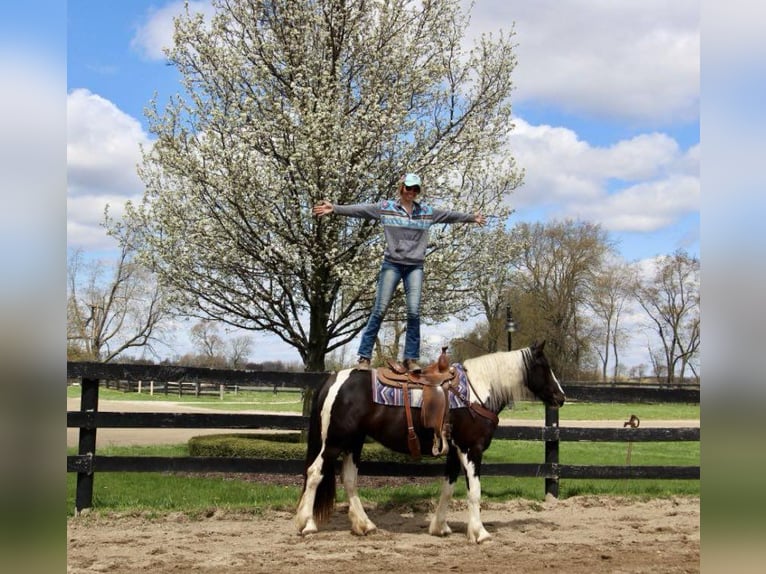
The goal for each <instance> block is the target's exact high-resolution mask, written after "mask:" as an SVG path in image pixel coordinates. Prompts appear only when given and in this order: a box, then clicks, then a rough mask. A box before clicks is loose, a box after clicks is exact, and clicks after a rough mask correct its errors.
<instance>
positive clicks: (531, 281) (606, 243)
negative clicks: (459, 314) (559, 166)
mask: <svg viewBox="0 0 766 574" xmlns="http://www.w3.org/2000/svg"><path fill="white" fill-rule="evenodd" d="M515 233H516V234H517V239H516V242H517V244H518V245H520V246H521V251H520V253H519V255H518V256H517V257H515V258H514V260H513V263H512V265H513V268H514V269H515V270H516V272H515V273H513V274H512V275H511V282H512V284H513V285H514V289H515V290H517V291H518V292H520V293H521V294H523V297H524V305H525V306H529V307H530V308H529V309H528V310H525V309H523V308H522V309H519V310H520V311H522V312H525V313H527V316H528V317H529V318H528V319H525V326H524V330H525V331H528V332H529V333H532V336H533V337H534V338H540V339H542V338H544V339H547V340H548V346H546V350H548V349H550V357H551V361H552V362H553V363H554V368H556V370H557V372H558V373H559V374H560V376H562V377H565V378H566V377H574V376H575V375H577V374H578V370H579V369H580V367H581V365H583V364H584V362H585V361H586V359H587V354H588V352H589V350H590V346H591V338H590V330H589V325H588V322H587V318H586V317H585V316H584V309H585V305H586V301H587V296H588V293H589V291H590V290H591V287H592V285H593V282H594V280H595V277H596V274H597V273H598V271H599V270H600V269H601V268H602V265H603V262H604V260H605V258H606V257H607V256H608V255H610V254H611V253H613V245H612V242H611V241H610V240H609V238H608V236H607V234H606V233H605V232H604V231H603V230H602V229H601V227H600V226H599V225H596V224H593V223H587V222H575V221H569V220H568V221H563V222H550V223H546V224H542V223H536V224H528V223H522V224H520V225H518V226H517V227H516V229H515Z"/></svg>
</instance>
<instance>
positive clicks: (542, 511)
mask: <svg viewBox="0 0 766 574" xmlns="http://www.w3.org/2000/svg"><path fill="white" fill-rule="evenodd" d="M120 402H121V401H120ZM68 403H69V402H68ZM104 403H107V401H104ZM108 403H111V401H109V402H108ZM127 407H128V405H125V404H118V402H117V401H115V402H114V404H102V405H100V410H104V411H107V410H114V411H120V410H128V408H127ZM67 408H68V410H76V409H77V408H79V405H75V404H71V405H70V404H67ZM144 408H145V409H147V410H152V411H157V410H160V409H158V405H157V404H156V403H153V404H150V405H146V406H143V405H140V406H137V405H136V403H133V405H131V406H130V410H133V409H144ZM166 408H167V410H179V409H184V410H187V409H188V407H182V406H181V405H167V407H166ZM195 410H196V409H195ZM200 410H202V409H200ZM605 422H606V421H603V422H602V425H603V426H607V425H604V424H603V423H605ZM653 422H657V421H653ZM520 423H521V424H529V423H528V422H520ZM592 423H593V421H590V423H588V426H594V425H592ZM663 423H664V421H663ZM663 423H659V424H660V426H665V425H664V424H663ZM689 423H690V421H683V423H682V426H693V425H694V426H696V425H698V424H699V422H698V421H695V422H694V423H692V424H689ZM510 424H514V423H513V422H511V423H510ZM517 424H519V423H517ZM607 424H608V425H609V426H611V425H614V426H622V421H610V422H609V423H607ZM642 426H644V425H642ZM646 426H649V425H646ZM668 426H669V425H668ZM170 430H171V434H173V433H175V434H173V436H172V437H171V436H165V435H162V436H161V437H160V436H158V435H160V434H161V433H158V432H157V431H156V430H155V429H102V430H100V431H99V433H98V436H99V444H101V445H104V444H150V443H156V442H176V441H181V440H187V439H188V436H186V434H187V433H191V432H193V433H194V434H202V433H201V432H200V429H196V430H194V429H175V430H174V429H170ZM69 431H71V432H68V436H67V443H68V444H72V443H73V444H77V443H76V434H75V433H76V429H69ZM107 431H111V432H107ZM210 432H221V431H220V429H219V430H217V431H214V430H213V431H210ZM176 435H178V436H176ZM289 478H291V480H290V481H289V482H290V483H291V484H292V483H294V481H295V480H296V478H295V477H289ZM252 479H253V480H270V481H274V482H279V478H278V477H277V476H276V475H254V476H253V477H252ZM365 480H383V479H380V478H374V477H361V476H360V485H363V484H364V482H365ZM296 502H297V501H296ZM435 502H436V501H432V502H431V503H430V504H429V505H424V506H423V507H419V508H395V509H392V508H390V507H389V506H387V507H386V508H376V507H374V506H372V505H370V506H365V508H366V511H367V513H368V515H369V517H370V519H371V520H372V521H373V522H375V523H376V524H377V526H378V530H377V531H376V532H374V533H372V534H370V535H368V536H366V537H358V536H354V535H353V534H351V531H350V525H349V521H348V517H347V507H346V506H345V505H342V504H339V505H338V506H337V508H336V512H335V513H334V515H333V517H332V518H331V520H330V522H329V523H327V524H325V525H322V526H320V530H319V532H318V533H316V534H313V535H310V536H307V537H305V538H304V537H301V536H300V535H299V534H298V532H297V530H296V529H295V527H294V525H293V514H292V513H289V512H277V511H269V512H265V513H262V514H254V513H244V512H237V513H234V512H224V511H211V513H210V514H209V515H208V516H203V517H198V518H193V517H189V516H187V515H184V514H170V515H163V516H156V515H149V514H110V515H100V514H98V513H91V514H86V515H82V516H78V517H74V518H69V519H68V520H67V572H68V573H69V574H85V573H94V572H106V573H114V574H120V573H135V572H150V573H152V574H165V573H176V574H177V573H179V572H194V573H200V574H208V573H209V574H212V573H216V574H219V573H225V574H240V573H241V574H244V573H248V574H252V573H264V574H266V573H268V574H273V573H279V572H290V573H291V574H321V573H325V572H332V573H334V574H350V573H355V574H367V573H378V572H385V573H387V572H399V573H406V574H420V573H433V572H458V573H462V572H477V573H495V572H497V573H507V572H519V573H523V574H530V573H537V572H546V573H547V572H567V573H569V574H594V573H597V572H610V573H644V572H645V573H650V572H651V573H653V574H656V573H681V572H684V573H686V572H699V571H700V504H699V498H686V497H682V498H675V499H671V500H667V499H666V500H659V499H657V500H648V501H638V500H634V499H624V498H615V497H604V496H583V497H573V498H569V499H566V500H560V501H558V500H555V499H550V500H547V501H545V502H535V501H529V500H515V501H510V502H506V503H495V502H491V503H483V504H482V520H483V522H484V526H485V527H486V529H487V531H488V532H489V533H490V534H491V535H492V538H491V539H490V540H489V541H487V542H485V543H483V544H481V545H473V544H469V543H468V541H467V539H466V538H465V531H466V520H467V516H466V510H465V508H466V506H465V502H464V501H463V500H461V499H456V500H454V501H453V502H452V507H451V508H452V510H451V511H450V513H449V516H448V519H449V523H450V526H451V528H452V531H453V534H452V535H451V536H449V537H445V538H437V537H434V536H431V535H429V534H428V522H429V519H430V515H431V511H432V510H433V504H435Z"/></svg>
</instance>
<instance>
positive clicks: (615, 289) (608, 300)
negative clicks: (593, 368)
mask: <svg viewBox="0 0 766 574" xmlns="http://www.w3.org/2000/svg"><path fill="white" fill-rule="evenodd" d="M631 282H632V279H631V272H630V270H629V268H628V267H627V266H626V265H625V264H624V263H620V262H605V263H604V266H603V267H602V268H601V269H599V270H598V271H596V273H595V274H594V276H593V278H592V281H591V282H590V285H589V288H588V296H587V299H586V301H587V305H588V307H589V308H590V309H591V310H592V311H593V313H594V314H595V316H596V318H597V322H596V325H595V328H596V330H597V331H598V332H599V333H600V337H601V345H600V346H595V350H596V353H597V354H598V357H599V362H600V364H601V380H604V381H605V380H606V379H607V368H608V366H609V361H610V358H612V357H610V352H611V354H613V360H612V364H613V369H612V377H613V378H614V379H616V378H617V374H618V372H619V368H620V360H619V351H620V348H621V346H622V345H623V344H624V343H626V341H627V333H626V332H625V330H624V329H623V328H622V327H621V325H620V319H621V317H622V313H623V310H624V309H625V306H626V304H627V302H628V299H629V296H630V285H631Z"/></svg>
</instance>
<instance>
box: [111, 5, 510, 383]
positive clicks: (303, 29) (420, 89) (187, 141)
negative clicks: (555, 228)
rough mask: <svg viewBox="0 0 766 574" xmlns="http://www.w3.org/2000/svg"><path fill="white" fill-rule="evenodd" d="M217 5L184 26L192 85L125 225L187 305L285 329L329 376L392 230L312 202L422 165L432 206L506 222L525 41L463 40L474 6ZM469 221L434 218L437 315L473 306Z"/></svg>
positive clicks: (367, 196) (150, 155)
mask: <svg viewBox="0 0 766 574" xmlns="http://www.w3.org/2000/svg"><path fill="white" fill-rule="evenodd" d="M213 4H214V7H215V15H214V17H213V18H212V20H211V21H210V22H206V21H205V20H204V19H203V17H202V16H201V15H198V14H191V13H186V14H185V15H184V16H183V17H181V18H179V19H177V21H176V29H175V41H174V47H173V48H172V49H170V50H169V51H168V54H167V56H168V58H169V61H170V62H171V63H172V65H174V66H175V67H176V68H177V69H178V70H179V72H180V73H181V76H182V85H183V89H184V93H183V94H179V95H178V96H176V97H174V98H172V99H171V100H170V102H168V104H167V105H166V106H165V107H164V109H160V108H159V107H158V104H157V102H153V105H152V106H151V110H150V111H149V112H148V119H149V121H150V129H151V131H152V132H153V134H154V135H155V136H156V142H155V143H154V145H153V147H152V148H151V149H149V150H146V151H145V154H144V160H143V164H142V166H141V167H140V170H139V171H140V175H141V177H142V179H143V181H144V183H145V185H146V191H145V195H144V199H143V201H142V202H141V203H140V204H138V205H131V206H129V207H128V211H127V218H126V226H127V229H130V230H132V231H134V232H136V233H138V234H140V243H139V247H140V250H141V252H142V254H143V257H144V259H145V261H147V262H148V263H150V264H151V266H152V268H153V269H154V270H155V271H156V272H157V273H158V274H159V276H160V277H161V279H162V281H163V283H164V284H166V285H167V286H169V287H170V288H171V289H172V291H173V293H174V301H175V303H176V304H178V305H180V306H182V307H184V308H187V309H189V310H192V312H193V313H195V314H197V315H198V316H202V317H207V318H210V319H216V320H220V321H224V322H226V323H229V324H231V325H234V326H237V327H241V328H245V329H255V330H264V331H270V332H272V333H275V334H276V335H278V336H279V337H281V338H282V339H283V340H284V341H285V342H287V343H288V344H290V345H292V346H293V347H295V348H296V349H297V350H298V351H299V353H300V354H301V357H302V358H303V361H304V364H305V365H306V367H307V368H308V369H311V370H322V369H324V356H325V354H326V353H327V352H329V351H331V350H333V349H335V348H337V347H339V346H341V345H344V344H345V343H347V342H349V341H350V340H351V339H353V337H354V336H355V335H356V334H357V333H358V332H359V330H360V329H361V328H362V327H363V323H364V320H365V319H366V315H367V312H368V310H369V306H370V301H371V298H372V289H373V286H374V282H375V278H376V273H377V270H378V267H379V263H380V257H381V254H382V244H381V241H382V234H381V233H380V230H379V229H378V228H377V226H376V225H374V224H373V223H371V222H367V221H360V220H351V219H347V218H342V217H331V218H324V219H322V220H321V221H320V220H316V219H314V218H312V216H311V215H310V208H311V206H312V205H313V204H315V203H316V202H318V201H320V200H322V199H326V200H329V201H331V202H334V203H336V202H337V203H359V202H375V201H378V200H380V199H382V198H385V197H390V196H392V195H393V194H394V193H395V183H396V182H397V181H398V179H399V178H400V177H401V175H402V174H403V173H404V172H405V171H416V172H418V173H420V175H421V176H422V177H423V179H424V183H425V189H424V192H425V193H424V195H425V199H426V200H427V201H428V202H430V203H431V204H433V205H437V206H442V207H450V208H452V209H457V210H461V211H466V212H474V211H480V210H481V211H483V212H484V213H488V214H495V215H497V216H499V217H500V218H501V220H504V218H505V216H506V215H507V209H506V208H504V207H503V204H502V201H503V199H504V196H505V195H506V194H507V193H508V192H510V191H511V190H512V189H513V188H515V187H516V186H517V185H518V183H519V174H518V173H517V171H516V168H515V165H514V162H513V159H512V158H510V157H508V156H507V150H505V149H504V146H505V144H506V143H507V135H508V133H509V131H510V130H511V129H512V124H511V122H510V112H511V108H510V99H509V96H510V93H511V89H512V82H511V72H512V70H513V68H514V66H515V63H516V62H515V56H514V54H513V50H512V34H506V33H500V34H499V36H498V37H497V38H495V39H493V38H491V37H485V38H482V39H481V40H480V41H479V42H478V43H477V44H476V46H474V47H473V48H471V49H470V50H467V51H464V50H463V46H462V39H463V34H464V30H465V26H466V25H467V22H468V20H467V18H466V15H465V14H463V13H462V11H461V8H460V4H461V2H460V1H459V0H438V1H436V0H424V1H420V2H413V1H407V0H377V1H375V0H357V1H349V0H313V1H307V0H303V1H300V0H268V1H266V0H247V1H246V0H214V1H213ZM503 152H505V155H504V153H503ZM468 227H471V226H466V225H451V226H444V228H443V229H442V228H435V229H432V240H433V241H432V248H431V253H430V254H429V256H428V259H427V265H428V270H427V274H426V275H427V278H428V279H427V281H428V284H427V286H426V290H425V291H424V292H425V293H426V294H427V296H426V299H427V300H428V301H429V303H428V304H427V306H426V309H425V317H426V318H427V317H428V316H429V309H433V308H434V307H435V308H437V309H438V313H441V314H445V313H450V312H457V311H459V310H461V309H464V308H465V307H466V304H467V303H466V300H465V297H464V294H465V288H466V285H465V283H464V282H465V281H470V280H471V279H470V277H467V276H466V275H465V274H461V272H459V271H458V265H459V264H460V262H461V261H462V260H465V258H466V257H467V256H469V255H470V252H471V249H472V248H471V247H470V244H469V243H468V242H467V239H466V238H467V236H468V234H469V229H468ZM477 237H478V236H477ZM473 240H474V241H478V240H479V239H477V238H473ZM436 301H438V305H435V306H431V303H432V302H436ZM434 318H436V317H434Z"/></svg>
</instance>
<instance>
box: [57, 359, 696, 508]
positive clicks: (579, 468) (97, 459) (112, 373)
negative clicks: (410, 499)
mask: <svg viewBox="0 0 766 574" xmlns="http://www.w3.org/2000/svg"><path fill="white" fill-rule="evenodd" d="M326 376H327V375H326V373H288V372H267V371H234V370H225V369H205V368H196V367H171V366H163V365H132V364H103V363H84V362H68V363H67V377H68V378H69V379H80V381H81V385H82V388H81V400H80V410H79V411H67V428H79V429H80V435H79V448H78V454H77V455H71V456H67V472H76V473H77V492H76V496H75V510H76V512H80V511H81V510H82V509H84V508H90V507H91V506H92V505H93V478H94V474H95V473H96V472H97V471H98V472H117V471H121V472H149V471H152V472H233V473H266V474H301V473H302V472H303V465H304V461H302V460H263V459H255V458H222V457H156V456H97V455H96V431H97V429H99V428H199V429H203V428H204V429H210V428H220V429H239V430H254V429H271V430H304V429H306V428H307V426H308V420H307V419H306V417H303V416H301V415H280V414H269V415H252V414H241V413H226V414H223V413H222V414H207V413H205V414H202V413H133V412H131V413H121V412H100V411H99V410H98V389H99V386H100V381H174V382H179V381H183V382H191V383H194V384H195V385H199V384H212V385H242V386H249V387H263V388H284V389H306V388H316V387H317V386H318V385H319V384H321V382H322V381H323V380H324V379H325V377H326ZM565 390H566V393H567V400H579V401H589V402H625V403H634V402H686V403H699V389H689V388H676V389H668V388H640V387H630V388H618V387H614V386H610V385H598V386H595V385H577V384H571V385H565ZM494 436H495V438H498V439H511V440H539V441H543V442H544V443H545V451H544V452H545V458H544V462H543V463H539V464H538V463H492V464H483V465H482V475H484V476H520V477H537V478H543V479H545V492H546V493H550V494H552V495H553V496H558V492H559V481H560V479H562V478H564V479H567V478H596V479H599V478H660V479H669V478H674V479H698V478H699V477H700V467H699V466H596V465H565V464H559V446H560V443H561V442H567V441H591V442H650V441H699V440H700V429H699V428H697V427H693V428H632V427H625V428H571V427H567V428H559V426H558V411H557V410H554V409H546V413H545V426H544V427H521V426H512V427H511V426H500V427H498V429H497V431H495V435H494ZM359 472H360V473H362V474H367V475H371V476H441V475H442V473H443V468H442V466H441V465H433V464H422V463H414V462H413V463H398V464H393V463H379V462H372V461H368V462H364V461H362V463H361V465H360V468H359Z"/></svg>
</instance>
